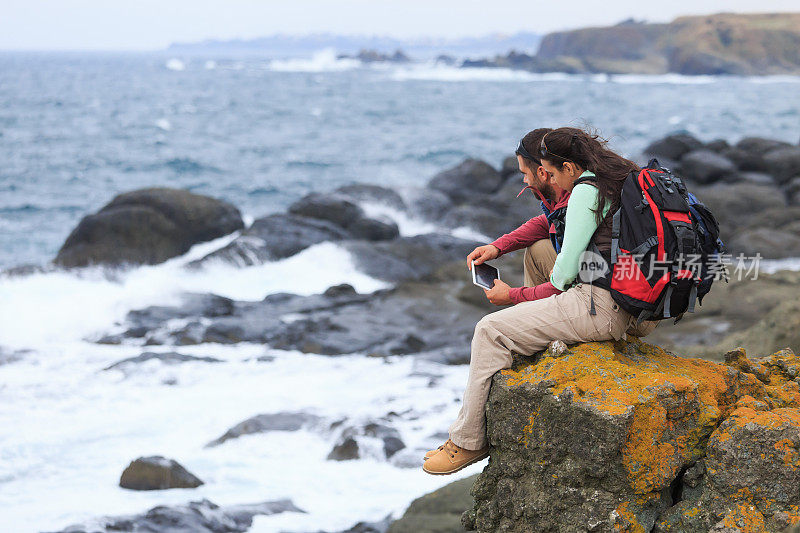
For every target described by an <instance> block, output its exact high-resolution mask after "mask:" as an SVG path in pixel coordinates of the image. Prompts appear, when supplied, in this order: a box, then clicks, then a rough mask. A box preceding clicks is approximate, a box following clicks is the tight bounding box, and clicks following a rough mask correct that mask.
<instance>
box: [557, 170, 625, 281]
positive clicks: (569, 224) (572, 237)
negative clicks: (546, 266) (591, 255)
mask: <svg viewBox="0 0 800 533" xmlns="http://www.w3.org/2000/svg"><path fill="white" fill-rule="evenodd" d="M583 176H594V173H593V172H589V171H588V170H587V171H586V172H584V173H583V174H581V177H583ZM599 196H600V192H599V191H598V190H597V187H595V186H594V185H590V184H588V183H579V184H578V185H576V186H575V187H574V188H573V189H572V193H571V194H570V196H569V203H568V204H567V214H566V217H565V221H564V225H565V227H564V242H563V243H562V244H561V251H560V252H558V256H557V257H556V263H555V265H554V266H553V273H552V274H551V275H550V283H552V284H553V286H554V287H555V288H556V289H558V290H560V291H565V290H567V289H568V288H569V287H570V286H571V285H572V284H573V282H574V281H575V278H577V276H578V269H579V267H580V265H579V259H580V255H581V253H582V252H584V251H585V250H586V247H587V246H589V240H590V239H591V238H592V235H594V232H595V231H596V230H597V226H598V224H597V220H596V218H595V214H594V210H595V209H597V204H598V201H599ZM609 209H611V204H610V203H606V205H605V207H604V208H603V215H605V214H606V213H608V210H609Z"/></svg>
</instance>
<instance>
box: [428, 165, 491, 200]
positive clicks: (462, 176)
mask: <svg viewBox="0 0 800 533" xmlns="http://www.w3.org/2000/svg"><path fill="white" fill-rule="evenodd" d="M502 184H503V178H502V176H501V175H500V173H499V172H498V171H497V170H495V169H494V168H493V167H492V166H491V165H489V164H488V163H486V162H484V161H481V160H479V159H466V160H465V161H463V162H462V163H460V164H459V165H458V166H455V167H453V168H451V169H448V170H445V171H443V172H440V173H439V174H436V175H435V176H434V177H433V178H431V180H430V182H429V183H428V187H430V188H431V189H435V190H437V191H441V192H443V193H444V194H446V195H447V196H449V197H450V198H451V199H452V200H453V201H454V202H456V203H460V202H464V201H467V200H469V199H470V198H475V197H476V196H480V195H484V194H491V193H493V192H495V191H496V190H497V189H499V188H500V186H501V185H502Z"/></svg>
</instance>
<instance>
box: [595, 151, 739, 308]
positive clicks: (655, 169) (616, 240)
mask: <svg viewBox="0 0 800 533" xmlns="http://www.w3.org/2000/svg"><path fill="white" fill-rule="evenodd" d="M588 179H589V180H592V181H593V180H594V178H588ZM583 180H587V178H583V179H582V181H583ZM611 216H612V230H611V256H610V264H608V260H607V259H605V258H604V259H603V261H604V262H606V265H607V268H604V269H603V270H602V271H603V272H605V274H604V275H602V276H600V277H595V278H594V279H592V280H589V282H590V283H594V284H595V285H597V286H599V287H603V288H605V289H608V290H609V291H610V292H611V296H612V297H613V298H614V300H615V301H616V302H617V303H618V304H619V305H620V307H622V309H624V310H625V311H627V312H628V313H630V314H632V315H634V316H636V317H637V319H638V322H639V323H641V322H642V321H643V320H662V319H665V318H670V317H675V322H676V323H677V322H678V320H680V319H681V318H682V317H683V314H684V313H685V312H686V311H688V312H690V313H692V312H694V305H695V301H698V302H701V303H702V299H703V296H705V295H706V294H707V293H708V291H709V290H710V289H711V284H712V283H713V282H714V279H715V278H716V277H717V276H718V275H719V274H720V273H721V274H723V275H724V276H725V281H727V275H726V272H725V270H724V268H722V265H721V263H720V262H719V256H720V254H721V253H722V252H723V251H724V245H723V243H722V241H721V240H720V239H719V225H718V224H717V221H716V219H715V218H714V215H713V214H712V213H711V211H709V210H708V208H706V206H705V205H703V204H702V203H700V202H699V201H698V200H697V198H696V197H695V196H694V195H693V194H692V193H690V192H689V191H688V190H687V189H686V186H685V184H684V183H683V180H681V179H680V178H679V177H678V176H676V175H674V174H672V173H671V172H670V171H669V170H668V169H666V168H663V167H661V166H660V165H659V164H658V161H657V160H655V159H652V160H651V161H650V162H649V163H648V164H647V166H646V167H644V168H643V169H642V170H641V171H639V172H632V173H631V174H630V175H629V176H628V177H627V178H626V180H625V182H624V184H623V187H622V197H621V204H620V207H619V209H618V210H617V211H616V212H614V213H613V215H611ZM588 250H590V251H593V252H595V253H597V254H598V255H600V252H599V250H598V249H597V246H596V244H595V243H594V239H592V241H591V242H590V243H589V248H588ZM601 257H602V255H601ZM584 272H585V271H584V269H583V268H581V274H579V276H580V275H583V273H584ZM583 277H586V276H585V275H584V276H583ZM581 281H583V280H582V279H581ZM593 310H594V302H592V311H593Z"/></svg>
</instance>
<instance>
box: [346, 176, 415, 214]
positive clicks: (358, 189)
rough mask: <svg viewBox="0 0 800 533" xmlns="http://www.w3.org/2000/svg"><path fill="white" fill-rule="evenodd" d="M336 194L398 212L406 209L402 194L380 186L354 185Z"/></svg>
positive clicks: (347, 186)
mask: <svg viewBox="0 0 800 533" xmlns="http://www.w3.org/2000/svg"><path fill="white" fill-rule="evenodd" d="M334 192H335V193H338V194H340V195H342V196H345V197H347V198H350V199H352V200H353V201H358V202H371V203H376V204H383V205H388V206H389V207H392V208H394V209H398V210H402V209H405V207H406V205H405V202H404V201H403V197H402V196H400V193H398V192H397V191H395V190H394V189H389V188H387V187H381V186H379V185H369V184H366V183H353V184H350V185H343V186H342V187H339V188H338V189H336V190H335V191H334Z"/></svg>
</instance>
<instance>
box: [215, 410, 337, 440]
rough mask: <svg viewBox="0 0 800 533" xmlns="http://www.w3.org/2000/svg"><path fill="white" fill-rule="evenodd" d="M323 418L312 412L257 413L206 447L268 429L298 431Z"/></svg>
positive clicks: (317, 422)
mask: <svg viewBox="0 0 800 533" xmlns="http://www.w3.org/2000/svg"><path fill="white" fill-rule="evenodd" d="M322 420H323V418H322V417H321V416H317V415H314V414H310V413H304V412H302V411H299V412H289V411H282V412H279V413H269V414H261V415H256V416H254V417H251V418H248V419H247V420H244V421H242V422H239V423H238V424H236V425H235V426H233V427H232V428H230V429H229V430H228V431H226V432H225V433H224V434H223V435H221V436H220V437H217V438H216V439H214V440H212V441H210V442H208V443H207V444H206V446H205V447H206V448H212V447H214V446H219V445H220V444H222V443H223V442H225V441H228V440H230V439H237V438H239V437H241V436H242V435H252V434H253V433H265V432H268V431H297V430H299V429H302V428H308V427H312V426H314V425H316V424H319V423H320V422H321V421H322Z"/></svg>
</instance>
